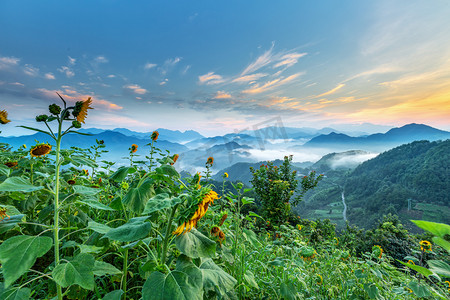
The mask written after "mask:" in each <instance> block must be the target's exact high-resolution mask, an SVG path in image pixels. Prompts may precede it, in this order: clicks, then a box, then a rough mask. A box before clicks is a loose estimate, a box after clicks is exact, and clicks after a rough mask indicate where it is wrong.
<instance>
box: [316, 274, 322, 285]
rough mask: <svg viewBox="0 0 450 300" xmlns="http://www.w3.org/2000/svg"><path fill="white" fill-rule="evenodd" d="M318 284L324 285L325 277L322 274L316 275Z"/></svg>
mask: <svg viewBox="0 0 450 300" xmlns="http://www.w3.org/2000/svg"><path fill="white" fill-rule="evenodd" d="M316 283H317V284H322V283H323V277H322V275H320V274H316Z"/></svg>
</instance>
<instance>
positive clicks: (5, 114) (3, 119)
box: [0, 110, 11, 124]
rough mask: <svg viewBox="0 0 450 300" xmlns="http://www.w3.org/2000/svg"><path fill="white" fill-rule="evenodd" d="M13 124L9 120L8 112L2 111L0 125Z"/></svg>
mask: <svg viewBox="0 0 450 300" xmlns="http://www.w3.org/2000/svg"><path fill="white" fill-rule="evenodd" d="M9 122H11V120H8V112H7V111H6V110H0V124H6V123H9Z"/></svg>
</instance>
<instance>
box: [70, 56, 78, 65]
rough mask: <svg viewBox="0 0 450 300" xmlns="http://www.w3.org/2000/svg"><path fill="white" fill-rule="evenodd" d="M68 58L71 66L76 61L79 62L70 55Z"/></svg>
mask: <svg viewBox="0 0 450 300" xmlns="http://www.w3.org/2000/svg"><path fill="white" fill-rule="evenodd" d="M68 58H69V66H74V65H75V63H76V62H77V60H76V59H75V58H72V57H70V56H68Z"/></svg>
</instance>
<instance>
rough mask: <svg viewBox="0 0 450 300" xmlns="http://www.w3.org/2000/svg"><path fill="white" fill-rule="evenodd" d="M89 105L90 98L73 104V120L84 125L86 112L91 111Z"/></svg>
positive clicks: (90, 102)
mask: <svg viewBox="0 0 450 300" xmlns="http://www.w3.org/2000/svg"><path fill="white" fill-rule="evenodd" d="M91 104H92V99H91V97H89V98H88V99H87V100H86V101H77V103H75V108H74V109H73V111H72V114H73V116H74V117H75V118H77V121H78V122H80V123H83V124H84V120H85V119H86V116H87V110H88V109H92V107H91ZM64 117H65V116H64Z"/></svg>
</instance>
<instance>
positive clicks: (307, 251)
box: [299, 246, 317, 261]
mask: <svg viewBox="0 0 450 300" xmlns="http://www.w3.org/2000/svg"><path fill="white" fill-rule="evenodd" d="M299 254H300V256H301V258H302V259H303V260H304V261H311V260H313V259H314V258H315V257H316V254H317V252H316V250H315V249H314V248H312V247H308V246H303V247H302V248H301V249H300V252H299Z"/></svg>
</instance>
